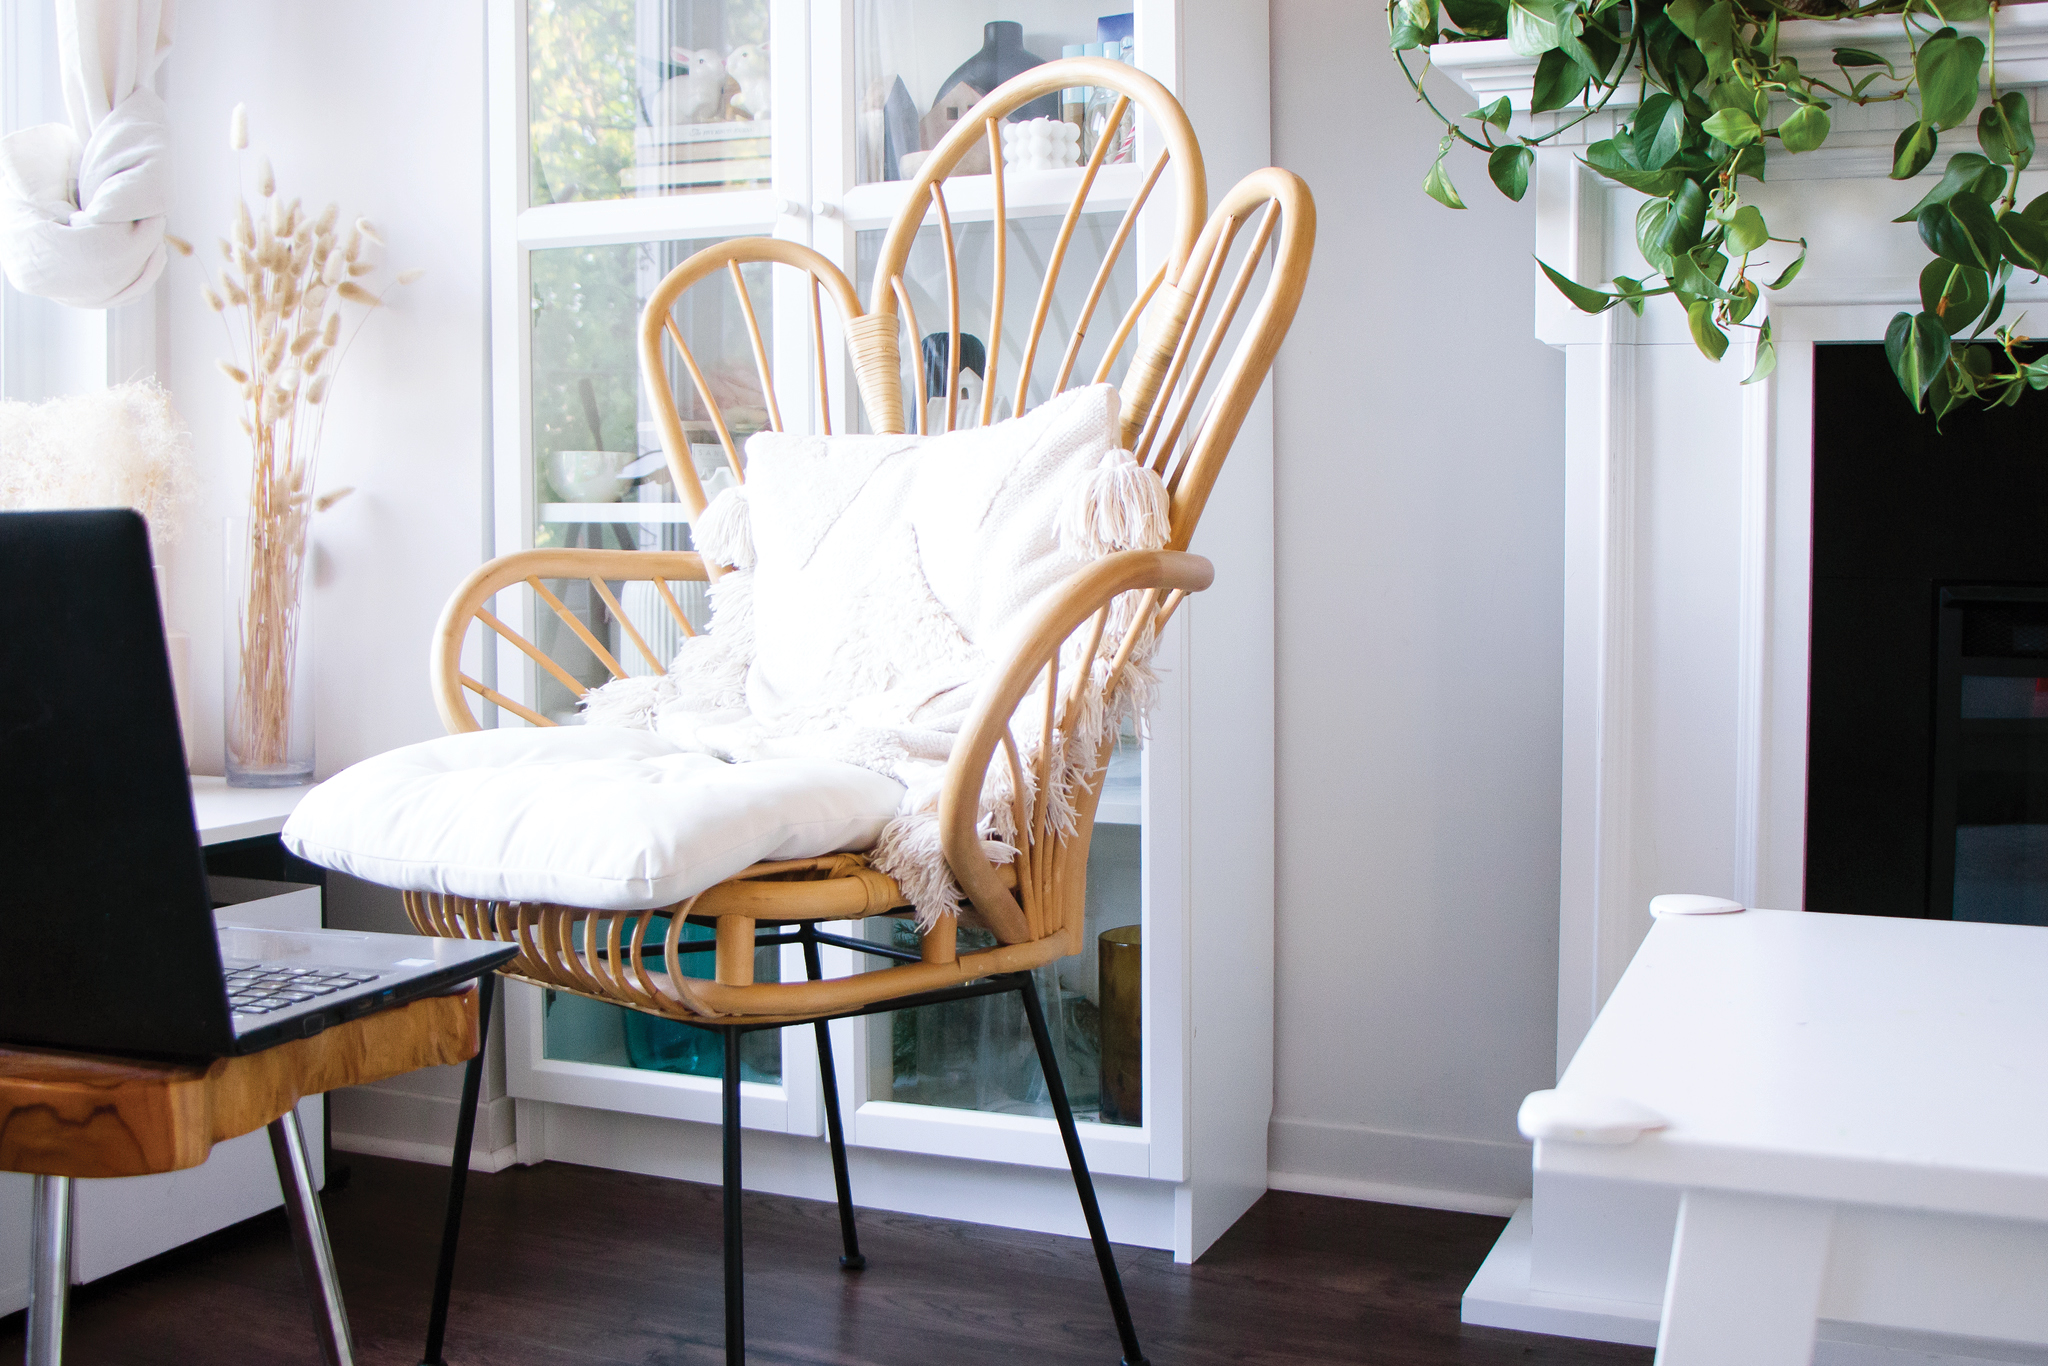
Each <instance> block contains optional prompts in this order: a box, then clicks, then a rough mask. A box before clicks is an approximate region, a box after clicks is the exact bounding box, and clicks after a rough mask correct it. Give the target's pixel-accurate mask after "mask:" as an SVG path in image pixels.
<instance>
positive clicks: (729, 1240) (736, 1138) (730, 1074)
mask: <svg viewBox="0 0 2048 1366" xmlns="http://www.w3.org/2000/svg"><path fill="white" fill-rule="evenodd" d="M719 1032H720V1033H721V1034H723V1035H724V1036H725V1076H724V1083H725V1085H724V1091H725V1366H746V1360H747V1307H746V1283H745V1276H744V1274H743V1273H744V1263H743V1261H742V1260H741V1256H740V1031H739V1030H737V1029H722V1030H720V1031H719Z"/></svg>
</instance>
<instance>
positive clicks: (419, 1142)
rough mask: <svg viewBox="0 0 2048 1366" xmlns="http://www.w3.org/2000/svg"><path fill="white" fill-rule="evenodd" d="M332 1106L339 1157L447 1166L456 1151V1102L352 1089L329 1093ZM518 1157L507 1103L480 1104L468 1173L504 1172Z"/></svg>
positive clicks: (510, 1106) (503, 1098)
mask: <svg viewBox="0 0 2048 1366" xmlns="http://www.w3.org/2000/svg"><path fill="white" fill-rule="evenodd" d="M332 1100H333V1103H334V1130H333V1137H334V1146H335V1148H336V1149H338V1150H339V1151H341V1152H348V1153H364V1154H366V1155H368V1156H371V1157H395V1158H399V1159H401V1160H403V1161H406V1162H429V1163H433V1164H434V1165H436V1166H442V1167H445V1166H447V1165H448V1158H449V1155H450V1154H451V1153H452V1152H453V1151H454V1146H455V1121H456V1117H457V1111H458V1110H459V1108H460V1105H461V1102H460V1101H459V1099H458V1098H456V1097H454V1096H435V1095H421V1094H418V1093H416V1092H410V1091H397V1090H387V1089H386V1088H384V1087H381V1086H355V1087H350V1088H349V1089H348V1090H345V1091H336V1092H334V1093H333V1094H332ZM518 1157H519V1148H518V1143H517V1138H516V1126H515V1123H514V1120H513V1104H512V1098H511V1097H510V1096H500V1097H498V1098H497V1099H496V1100H488V1101H484V1102H482V1103H480V1104H479V1105H478V1106H477V1107H476V1138H475V1141H474V1142H473V1143H472V1144H471V1145H470V1152H469V1169H470V1170H471V1171H473V1172H498V1171H503V1170H505V1168H507V1167H510V1166H512V1165H513V1164H514V1163H516V1162H517V1161H518Z"/></svg>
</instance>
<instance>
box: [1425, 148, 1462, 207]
mask: <svg viewBox="0 0 2048 1366" xmlns="http://www.w3.org/2000/svg"><path fill="white" fill-rule="evenodd" d="M1422 192H1423V193H1424V194H1426V195H1428V196H1429V197H1430V198H1431V199H1434V200H1435V201H1436V202H1437V203H1439V204H1441V205H1443V206H1444V207H1445V208H1447V209H1462V208H1464V207H1465V201H1464V200H1462V199H1460V198H1458V191H1457V188H1456V187H1455V186H1453V185H1452V184H1451V178H1450V177H1449V176H1447V175H1445V174H1444V159H1443V158H1442V157H1438V158H1437V159H1436V165H1434V166H1432V167H1430V168H1429V174H1428V175H1426V176H1424V177H1423V178H1422Z"/></svg>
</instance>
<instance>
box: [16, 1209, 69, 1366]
mask: <svg viewBox="0 0 2048 1366" xmlns="http://www.w3.org/2000/svg"><path fill="white" fill-rule="evenodd" d="M33 1200H34V1206H33V1209H34V1213H33V1223H34V1225H35V1232H34V1247H33V1250H32V1252H31V1260H30V1264H29V1272H28V1278H29V1279H28V1355H27V1358H26V1360H27V1362H28V1366H60V1363H62V1361H63V1360H64V1309H65V1306H66V1304H67V1303H68V1302H69V1300H70V1295H71V1178H70V1177H68V1176H38V1177H36V1178H35V1182H34V1196H33Z"/></svg>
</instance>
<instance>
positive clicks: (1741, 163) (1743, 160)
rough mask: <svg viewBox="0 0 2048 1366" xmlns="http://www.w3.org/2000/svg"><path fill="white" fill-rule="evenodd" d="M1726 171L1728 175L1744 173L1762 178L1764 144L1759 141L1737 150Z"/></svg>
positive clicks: (1741, 174) (1758, 178)
mask: <svg viewBox="0 0 2048 1366" xmlns="http://www.w3.org/2000/svg"><path fill="white" fill-rule="evenodd" d="M1728 172H1729V174H1730V175H1738V176H1743V175H1746V176H1751V177H1753V178H1755V179H1757V180H1762V179H1763V178H1764V145H1763V144H1762V143H1761V142H1757V143H1752V144H1750V145H1749V146H1747V147H1745V148H1743V149H1742V150H1741V151H1739V152H1737V153H1736V154H1735V160H1734V161H1733V162H1731V163H1730V164H1729V167H1728Z"/></svg>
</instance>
